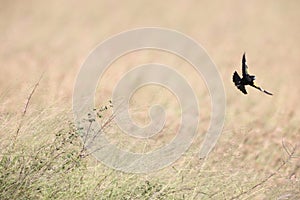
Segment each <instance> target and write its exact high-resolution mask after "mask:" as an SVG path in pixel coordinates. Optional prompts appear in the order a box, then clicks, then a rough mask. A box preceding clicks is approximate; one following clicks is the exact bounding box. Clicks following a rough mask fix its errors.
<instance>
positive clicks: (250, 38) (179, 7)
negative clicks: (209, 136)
mask: <svg viewBox="0 0 300 200" xmlns="http://www.w3.org/2000/svg"><path fill="white" fill-rule="evenodd" d="M299 10H300V3H299V1H296V0H290V1H271V0H267V1H258V0H256V1H238V0H231V1H226V2H225V1H223V2H220V1H196V0H195V1H176V2H174V1H163V2H154V1H145V0H144V1H137V0H131V1H120V2H116V1H89V2H88V3H84V2H82V1H56V0H54V1H35V0H29V1H26V2H22V1H16V0H12V1H6V0H2V1H1V6H0V43H1V46H0V68H1V73H0V102H1V105H0V120H1V125H0V126H1V131H0V136H1V137H2V138H6V137H9V136H10V133H12V134H13V132H14V131H15V129H16V126H17V124H18V123H19V121H20V120H21V119H20V118H21V117H20V113H21V112H22V109H23V107H24V102H25V100H26V98H27V96H28V94H29V92H30V90H31V88H32V86H33V85H34V84H35V82H36V81H37V80H38V79H39V77H40V75H41V74H42V73H43V72H44V73H45V74H44V77H43V79H42V81H41V83H40V86H39V88H38V89H37V91H36V93H35V94H34V98H33V99H32V102H31V104H30V109H29V110H28V118H26V123H25V124H26V126H25V125H24V126H25V127H26V128H23V130H22V132H21V133H22V135H23V136H26V137H29V138H30V137H31V135H30V134H31V133H33V132H36V131H37V132H39V133H40V134H47V133H48V132H55V131H56V129H57V127H55V126H60V125H59V124H60V123H64V121H66V120H70V119H71V114H69V113H67V111H64V112H63V113H65V112H66V113H65V114H61V112H62V110H70V109H71V102H72V91H73V86H74V83H75V80H76V75H77V73H78V71H79V68H80V65H81V64H82V62H83V61H84V60H85V58H86V57H87V56H88V54H89V52H90V51H91V50H92V49H93V48H94V47H95V46H96V45H97V44H98V43H99V42H101V41H103V40H105V39H107V38H108V37H110V36H112V35H114V34H117V33H119V32H122V31H125V30H128V29H133V28H137V27H145V26H155V27H163V28H170V29H175V30H178V31H180V32H182V33H184V34H187V35H189V36H191V37H192V38H194V39H195V40H196V41H198V42H199V43H200V44H201V45H202V46H203V47H204V48H205V49H206V50H207V52H208V54H209V56H210V57H211V59H212V60H213V61H214V62H215V64H216V65H217V67H218V69H219V71H220V74H221V76H222V78H223V81H224V86H225V90H226V95H227V108H226V110H227V111H226V123H225V126H224V132H223V134H222V136H221V138H220V140H219V141H218V143H217V146H216V148H215V149H214V151H213V152H212V154H211V155H210V158H209V159H208V160H207V164H206V165H205V166H206V167H204V168H201V169H198V168H197V166H200V165H199V163H198V162H199V161H197V160H196V158H195V157H193V156H192V157H188V158H183V159H181V160H180V161H178V162H177V163H175V164H174V166H173V167H174V168H176V169H177V170H179V171H176V170H175V171H172V170H170V168H171V167H169V168H167V169H166V170H163V171H161V172H159V173H157V174H152V175H147V176H137V177H138V178H137V181H135V180H134V179H132V177H133V175H128V176H127V177H126V175H123V174H121V173H117V172H115V173H114V172H110V173H111V174H113V177H115V179H116V180H124V182H121V185H122V184H123V185H122V187H121V191H122V190H123V189H124V188H125V189H124V191H126V192H127V190H126V189H128V191H129V197H130V194H131V192H132V195H134V194H135V193H134V191H136V190H138V191H140V190H139V186H140V185H141V186H142V187H145V188H147V187H148V186H147V184H148V183H145V184H144V182H142V181H144V180H145V179H146V180H152V178H153V177H159V178H158V179H159V180H161V181H162V182H163V185H166V188H172V189H170V190H169V191H171V192H170V194H169V193H168V192H167V194H166V195H167V197H168V198H191V199H192V198H195V199H198V198H200V197H202V198H205V197H207V198H208V197H209V195H212V194H215V196H213V195H212V196H213V197H214V198H217V199H224V198H229V199H230V198H231V197H233V196H235V195H236V194H238V193H239V192H240V191H243V190H246V189H247V188H251V185H254V184H255V183H257V182H259V181H261V180H262V179H263V178H264V177H266V176H268V174H270V173H272V172H274V171H276V168H277V167H278V166H279V165H280V163H281V162H282V159H283V158H284V157H285V152H284V150H283V147H282V140H283V138H284V140H285V141H286V142H289V143H291V144H296V143H298V142H299V141H300V136H299V133H300V129H299V122H300V114H299V112H298V111H299V109H300V106H299V103H298V101H299V97H300V87H299V83H300V82H299V78H298V74H299V72H300V68H299V63H300V57H299V53H300V45H299V42H298V40H299V35H300V20H299V19H300V12H299ZM244 51H245V52H246V53H247V62H248V66H249V70H250V72H251V73H253V74H255V75H256V76H257V84H258V85H261V86H262V87H264V88H265V89H267V90H269V91H271V92H273V93H274V96H273V97H269V96H266V95H264V94H262V93H259V92H258V91H255V90H254V89H250V88H249V90H248V91H249V95H247V96H244V95H242V94H241V92H239V91H238V90H237V89H236V88H235V87H234V85H233V83H232V82H231V77H232V73H233V71H234V70H238V71H240V63H241V56H242V53H243V52H244ZM153 60H155V61H157V62H160V63H164V64H169V65H172V66H175V68H177V69H178V70H180V71H181V72H182V73H183V74H184V75H186V77H187V79H188V80H189V81H190V82H191V83H192V85H193V89H195V91H196V92H197V95H198V98H199V104H200V105H199V107H200V108H201V112H202V113H201V115H202V116H203V118H202V119H203V120H202V122H203V123H202V124H199V138H198V139H196V141H195V143H194V145H193V146H192V148H191V150H190V151H189V152H190V154H196V153H197V149H198V147H199V144H200V142H201V139H202V137H203V134H201V133H203V132H204V131H205V128H206V126H207V123H208V122H209V114H208V113H209V111H210V108H209V107H207V105H209V102H210V101H209V95H208V93H207V91H206V88H205V84H204V82H203V81H202V80H201V77H197V76H195V75H194V74H193V73H192V72H193V70H192V69H190V66H188V65H187V64H184V63H182V62H181V61H180V60H179V59H178V58H175V57H174V56H172V55H166V53H162V52H153V51H145V52H144V53H143V52H136V53H134V54H132V55H128V56H127V57H124V58H121V59H120V61H117V62H116V63H114V64H113V65H112V67H111V68H110V70H109V71H107V76H105V77H104V78H103V80H101V81H102V82H100V84H99V88H98V89H99V94H98V95H99V96H98V99H97V103H98V104H99V105H103V104H105V103H103V101H107V100H108V99H109V98H110V92H111V88H112V86H113V85H114V84H115V82H116V81H117V80H118V78H120V77H121V76H122V73H124V72H126V71H127V70H128V69H130V68H131V67H132V66H135V65H137V64H142V63H144V62H147V61H153ZM148 89H149V90H148V94H149V91H150V92H151V91H152V92H153V91H156V90H157V89H155V88H148ZM146 94H147V93H146ZM156 94H157V95H156V96H155V97H153V96H151V95H150V96H145V95H143V93H141V94H140V95H143V97H144V98H141V96H138V94H137V96H136V99H134V100H133V104H132V105H133V107H134V106H136V107H138V109H140V110H139V112H136V113H133V118H134V119H136V120H137V121H140V123H147V120H149V119H148V118H147V116H145V113H147V106H145V103H144V102H145V101H146V102H147V104H146V105H148V104H151V103H153V102H162V103H165V104H166V102H170V103H168V104H167V105H166V107H167V109H168V111H169V112H170V116H168V117H169V118H168V119H171V120H170V121H169V122H168V130H169V133H170V134H171V135H172V133H173V130H174V129H176V127H177V125H178V124H177V122H176V117H178V116H177V115H178V113H177V112H176V106H177V103H176V101H174V99H173V100H172V97H169V96H170V93H168V92H167V91H164V90H159V92H157V93H156ZM161 94H165V95H161ZM161 96H163V97H164V98H161ZM147 100H150V101H147ZM133 109H134V108H133ZM174 110H175V112H174ZM41 111H42V114H40V112H41ZM61 115H63V116H64V115H67V116H68V117H67V119H65V118H64V117H61ZM49 121H51V123H52V122H53V124H52V125H51V126H50V125H49V123H48V122H49ZM51 123H50V124H51ZM26 137H25V138H26ZM41 137H42V136H41ZM167 138H168V137H167ZM159 139H162V138H159V137H158V138H156V139H154V140H153V141H152V142H153V144H152V143H151V145H150V147H154V146H155V145H158V146H159V145H161V144H164V142H167V141H168V140H159ZM125 140H126V139H125ZM3 141H4V139H3ZM155 142H158V143H159V144H156V143H155ZM153 145H154V146H153ZM125 146H126V145H125ZM150 147H149V148H150ZM155 147H156V146H155ZM150 149H151V148H150ZM154 149H155V148H154ZM299 165H300V162H299V158H297V159H294V160H292V162H291V163H290V164H289V165H288V166H285V168H284V169H281V171H280V173H279V172H278V173H276V176H275V177H273V178H272V180H270V181H268V182H267V184H264V185H263V186H262V187H260V188H259V189H258V190H254V191H252V192H250V193H248V194H247V195H248V196H247V195H246V197H245V198H247V197H249V198H257V199H261V198H267V199H268V197H271V196H272V195H273V196H272V197H274V198H275V197H276V198H277V197H280V196H282V195H288V194H290V196H291V197H293V196H296V195H297V194H298V195H299V193H300V191H299V188H300V185H299V176H300V172H299ZM93 167H94V165H91V164H90V168H93ZM102 167H103V166H102ZM96 168H99V166H98V165H97V167H95V168H93V170H94V171H97V170H96ZM100 168H101V165H100ZM93 170H92V171H93ZM201 170H202V171H201ZM203 172H205V173H203ZM174 174H175V175H174ZM90 176H92V175H91V174H90ZM99 176H100V175H99ZM103 176H104V175H103ZM174 176H175V177H174ZM134 177H135V178H136V176H134ZM195 177H196V178H195ZM97 179H99V177H98V178H97ZM153 179H154V180H156V179H155V178H153ZM111 180H113V178H112V179H111ZM126 180H131V181H132V182H133V183H134V184H133V185H134V186H136V185H137V187H136V188H133V189H132V188H131V187H128V186H126V184H125V183H126ZM86 183H90V182H86ZM108 183H111V182H108ZM108 183H107V184H108ZM113 183H115V182H113ZM113 183H111V185H113V186H115V185H114V184H113ZM90 184H92V185H93V183H90ZM155 184H156V183H155ZM155 184H154V185H155ZM108 185H109V184H108ZM93 186H94V187H96V186H95V185H93ZM156 186H157V185H155V187H154V188H156V189H157V187H156ZM108 188H110V187H108ZM111 188H114V187H111ZM137 188H138V189H137ZM158 188H160V186H159V187H158ZM203 188H204V189H203ZM237 188H238V189H237ZM241 188H242V189H241ZM245 188H246V189H245ZM274 188H275V189H274ZM131 189H132V190H131ZM160 189H161V188H160ZM112 190H113V189H112ZM203 190H204V191H205V192H202V193H207V194H209V195H205V194H202V193H201V192H200V191H203ZM281 190H282V191H281ZM99 191H100V192H99V195H100V196H101V195H103V194H104V193H101V191H102V190H99ZM150 191H152V190H150ZM159 191H162V190H159ZM163 191H164V190H163ZM167 191H168V190H167ZM222 191H224V192H222ZM126 192H125V193H126ZM158 193H160V192H158ZM161 193H163V192H161ZM82 194H86V193H84V192H83V193H82ZM263 194H266V195H263ZM117 195H120V196H116V197H121V196H124V195H125V194H124V193H122V192H120V194H119V193H118V192H117ZM126 195H127V193H126ZM126 195H125V196H126ZM151 195H154V196H152V197H153V198H156V196H155V195H157V191H156V192H154V194H153V193H151ZM151 195H150V196H151ZM168 195H170V196H168ZM199 195H200V196H199ZM201 195H202V196H201ZM42 197H43V195H42ZM90 197H91V196H90ZM298 197H299V196H298ZM108 198H109V196H108ZM131 198H132V199H134V198H136V199H138V197H137V196H131ZM295 198H296V197H295Z"/></svg>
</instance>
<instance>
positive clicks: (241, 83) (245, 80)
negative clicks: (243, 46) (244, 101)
mask: <svg viewBox="0 0 300 200" xmlns="http://www.w3.org/2000/svg"><path fill="white" fill-rule="evenodd" d="M242 73H243V77H242V78H241V77H240V76H239V74H238V73H237V72H236V71H235V72H234V73H233V77H232V80H233V82H234V84H235V86H236V87H237V88H238V89H239V90H241V91H242V92H243V93H244V94H247V91H246V88H245V86H246V85H250V86H252V87H254V88H256V89H258V90H260V91H262V92H264V93H266V94H268V95H273V94H272V93H270V92H268V91H266V90H264V89H262V88H261V87H258V86H256V85H255V84H254V80H255V76H254V75H250V74H249V73H248V66H247V65H246V56H245V53H244V54H243V58H242Z"/></svg>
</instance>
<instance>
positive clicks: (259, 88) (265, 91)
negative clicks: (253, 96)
mask: <svg viewBox="0 0 300 200" xmlns="http://www.w3.org/2000/svg"><path fill="white" fill-rule="evenodd" d="M250 86H252V87H254V88H256V89H258V90H260V91H262V92H264V93H266V94H268V95H273V94H272V93H270V92H268V91H267V90H264V89H262V88H261V87H258V86H256V85H255V84H252V85H250Z"/></svg>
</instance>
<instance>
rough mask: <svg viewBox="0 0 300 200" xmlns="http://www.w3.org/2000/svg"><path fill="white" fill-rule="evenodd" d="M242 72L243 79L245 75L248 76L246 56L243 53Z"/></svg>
mask: <svg viewBox="0 0 300 200" xmlns="http://www.w3.org/2000/svg"><path fill="white" fill-rule="evenodd" d="M242 71H243V77H245V76H246V75H249V73H248V66H247V64H246V55H245V53H244V54H243V58H242Z"/></svg>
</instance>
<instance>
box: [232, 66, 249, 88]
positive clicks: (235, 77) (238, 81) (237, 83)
mask: <svg viewBox="0 0 300 200" xmlns="http://www.w3.org/2000/svg"><path fill="white" fill-rule="evenodd" d="M232 80H233V82H234V85H235V86H236V87H237V88H238V89H239V90H241V91H242V92H243V93H244V94H247V91H246V88H245V86H244V85H243V84H242V83H241V77H240V76H239V74H238V73H237V72H236V71H235V72H234V73H233V77H232Z"/></svg>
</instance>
